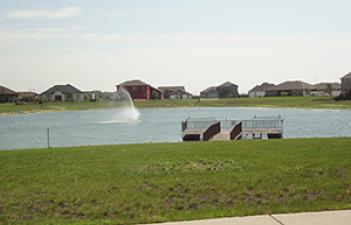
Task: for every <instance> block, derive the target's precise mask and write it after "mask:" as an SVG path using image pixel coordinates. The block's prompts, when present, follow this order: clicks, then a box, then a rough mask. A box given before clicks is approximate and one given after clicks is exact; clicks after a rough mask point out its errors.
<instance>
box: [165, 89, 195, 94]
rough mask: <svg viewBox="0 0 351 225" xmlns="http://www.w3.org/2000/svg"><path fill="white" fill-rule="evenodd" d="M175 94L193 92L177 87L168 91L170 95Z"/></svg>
mask: <svg viewBox="0 0 351 225" xmlns="http://www.w3.org/2000/svg"><path fill="white" fill-rule="evenodd" d="M174 94H186V95H192V94H191V93H189V92H187V91H184V90H181V89H177V90H173V91H171V92H169V93H168V95H174Z"/></svg>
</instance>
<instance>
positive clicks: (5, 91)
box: [0, 86, 16, 95]
mask: <svg viewBox="0 0 351 225" xmlns="http://www.w3.org/2000/svg"><path fill="white" fill-rule="evenodd" d="M0 94H2V95H15V94H16V92H14V91H13V90H11V89H8V88H7V87H4V86H0Z"/></svg>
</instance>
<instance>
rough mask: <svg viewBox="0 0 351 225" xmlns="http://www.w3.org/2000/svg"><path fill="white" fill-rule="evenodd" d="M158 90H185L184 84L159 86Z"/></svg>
mask: <svg viewBox="0 0 351 225" xmlns="http://www.w3.org/2000/svg"><path fill="white" fill-rule="evenodd" d="M158 89H159V90H161V91H166V90H167V91H175V90H182V91H185V87H184V86H160V87H158Z"/></svg>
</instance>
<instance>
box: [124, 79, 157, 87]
mask: <svg viewBox="0 0 351 225" xmlns="http://www.w3.org/2000/svg"><path fill="white" fill-rule="evenodd" d="M117 86H124V87H128V86H151V85H149V84H147V83H145V82H144V81H141V80H127V81H124V82H123V83H120V84H119V85H117Z"/></svg>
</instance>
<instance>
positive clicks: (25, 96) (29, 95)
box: [16, 91, 39, 102]
mask: <svg viewBox="0 0 351 225" xmlns="http://www.w3.org/2000/svg"><path fill="white" fill-rule="evenodd" d="M17 94H18V96H17V99H16V101H19V102H35V101H38V100H39V94H38V93H35V92H32V91H23V92H17Z"/></svg>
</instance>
